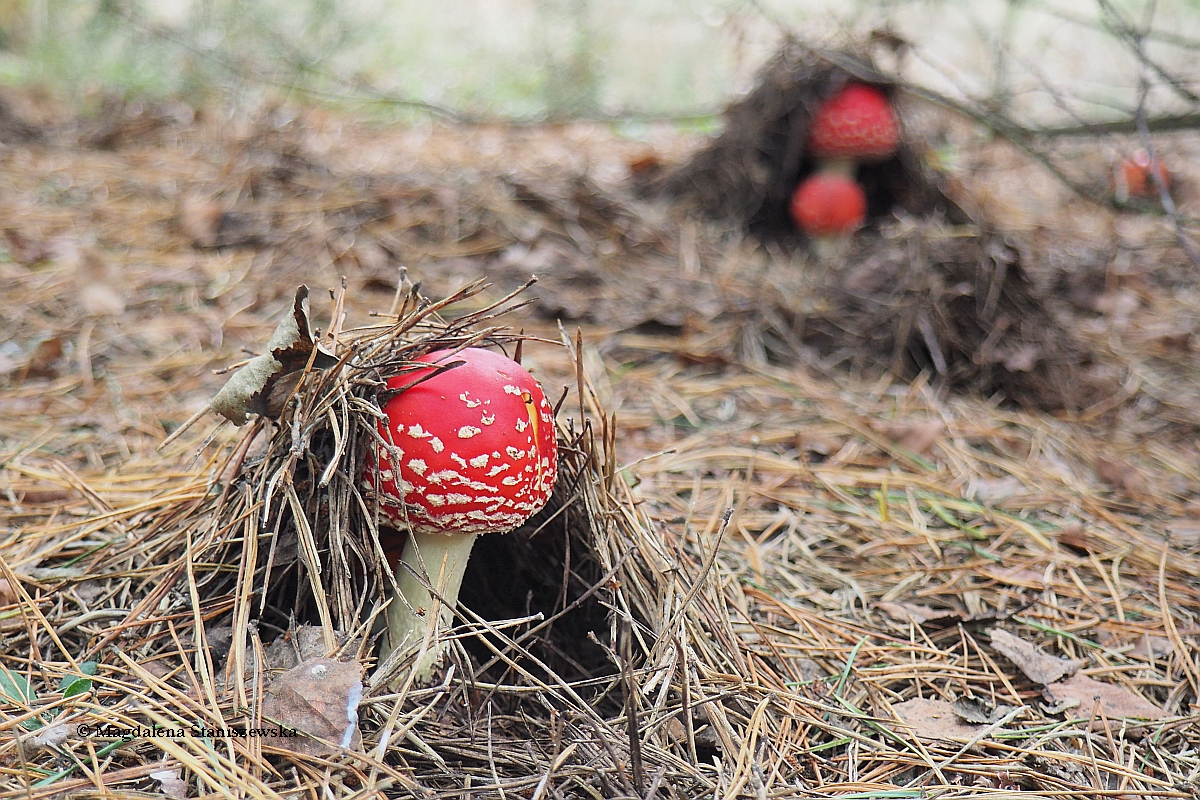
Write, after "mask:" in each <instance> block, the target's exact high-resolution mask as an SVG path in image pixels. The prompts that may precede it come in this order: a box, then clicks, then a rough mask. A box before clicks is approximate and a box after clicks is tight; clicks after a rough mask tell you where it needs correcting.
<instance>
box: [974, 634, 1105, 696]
mask: <svg viewBox="0 0 1200 800" xmlns="http://www.w3.org/2000/svg"><path fill="white" fill-rule="evenodd" d="M989 633H990V635H991V637H992V647H994V648H996V650H997V651H999V652H1000V654H1001V655H1003V656H1004V657H1005V658H1007V659H1008V660H1009V661H1011V662H1013V664H1015V665H1016V666H1017V668H1018V669H1020V670H1021V672H1023V673H1025V677H1027V678H1029V680H1031V681H1033V682H1034V683H1040V684H1042V685H1043V686H1045V685H1047V684H1050V683H1054V682H1055V681H1057V680H1060V679H1061V678H1063V677H1064V676H1066V675H1072V674H1074V673H1075V672H1076V671H1077V670H1078V669H1079V668H1080V667H1082V666H1083V662H1082V661H1080V660H1078V659H1064V658H1055V657H1054V656H1051V655H1046V654H1045V653H1043V652H1042V651H1040V650H1038V649H1037V647H1035V646H1034V645H1032V644H1030V643H1029V642H1027V641H1025V640H1024V639H1021V638H1019V637H1017V636H1013V635H1012V634H1011V633H1009V632H1008V631H1005V630H1002V629H1000V628H992V630H991V631H989Z"/></svg>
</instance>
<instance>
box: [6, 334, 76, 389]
mask: <svg viewBox="0 0 1200 800" xmlns="http://www.w3.org/2000/svg"><path fill="white" fill-rule="evenodd" d="M64 341H65V337H63V336H52V337H51V338H49V339H44V340H43V341H41V342H39V343H38V346H37V347H35V348H33V352H32V353H30V355H29V361H27V362H25V366H24V367H22V368H21V369H20V370H18V371H17V375H18V377H19V379H20V380H25V379H26V378H55V377H57V376H58V366H57V365H58V360H59V359H60V358H62V355H63V344H64Z"/></svg>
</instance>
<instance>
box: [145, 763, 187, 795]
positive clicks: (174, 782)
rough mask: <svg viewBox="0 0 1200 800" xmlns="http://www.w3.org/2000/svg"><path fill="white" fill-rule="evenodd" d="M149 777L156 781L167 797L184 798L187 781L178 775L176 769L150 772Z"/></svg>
mask: <svg viewBox="0 0 1200 800" xmlns="http://www.w3.org/2000/svg"><path fill="white" fill-rule="evenodd" d="M150 777H151V778H153V779H154V780H156V781H158V785H159V788H161V789H162V793H163V794H164V795H166V796H167V797H172V798H174V799H175V800H185V798H186V797H187V796H188V785H187V781H185V780H184V779H183V778H181V777H179V770H178V769H162V770H159V771H158V772H151V773H150Z"/></svg>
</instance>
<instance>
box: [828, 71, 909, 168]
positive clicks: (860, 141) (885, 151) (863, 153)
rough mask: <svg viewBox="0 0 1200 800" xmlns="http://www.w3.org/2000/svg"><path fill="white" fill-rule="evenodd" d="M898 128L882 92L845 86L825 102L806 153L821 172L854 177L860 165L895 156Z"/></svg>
mask: <svg viewBox="0 0 1200 800" xmlns="http://www.w3.org/2000/svg"><path fill="white" fill-rule="evenodd" d="M899 144H900V126H899V124H898V123H897V122H896V114H895V113H894V112H893V111H892V104H891V103H890V102H889V101H888V99H887V97H886V96H885V95H884V94H883V92H881V91H879V90H878V89H876V88H875V87H874V86H868V85H867V84H865V83H848V84H846V85H845V86H843V87H842V90H841V91H840V92H838V93H837V94H835V95H834V96H833V97H831V98H829V99H828V100H826V101H825V102H824V103H822V104H821V106H820V107H819V108H818V109H817V113H816V114H815V115H814V116H813V121H812V126H811V127H810V128H809V130H808V152H809V153H810V154H811V155H812V156H813V157H814V158H816V159H817V160H818V162H819V163H820V166H819V167H818V169H819V170H820V171H823V172H839V173H841V174H843V175H848V176H850V177H854V171H855V168H856V167H857V166H858V164H859V162H863V161H881V160H883V159H885V158H888V157H889V156H891V155H892V154H893V153H895V152H896V147H897V146H899Z"/></svg>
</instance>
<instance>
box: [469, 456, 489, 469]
mask: <svg viewBox="0 0 1200 800" xmlns="http://www.w3.org/2000/svg"><path fill="white" fill-rule="evenodd" d="M487 465H488V454H487V453H483V454H482V455H478V456H475V457H474V458H472V459H471V466H472V467H475V468H476V469H483V468H484V467H486V466H487Z"/></svg>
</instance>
